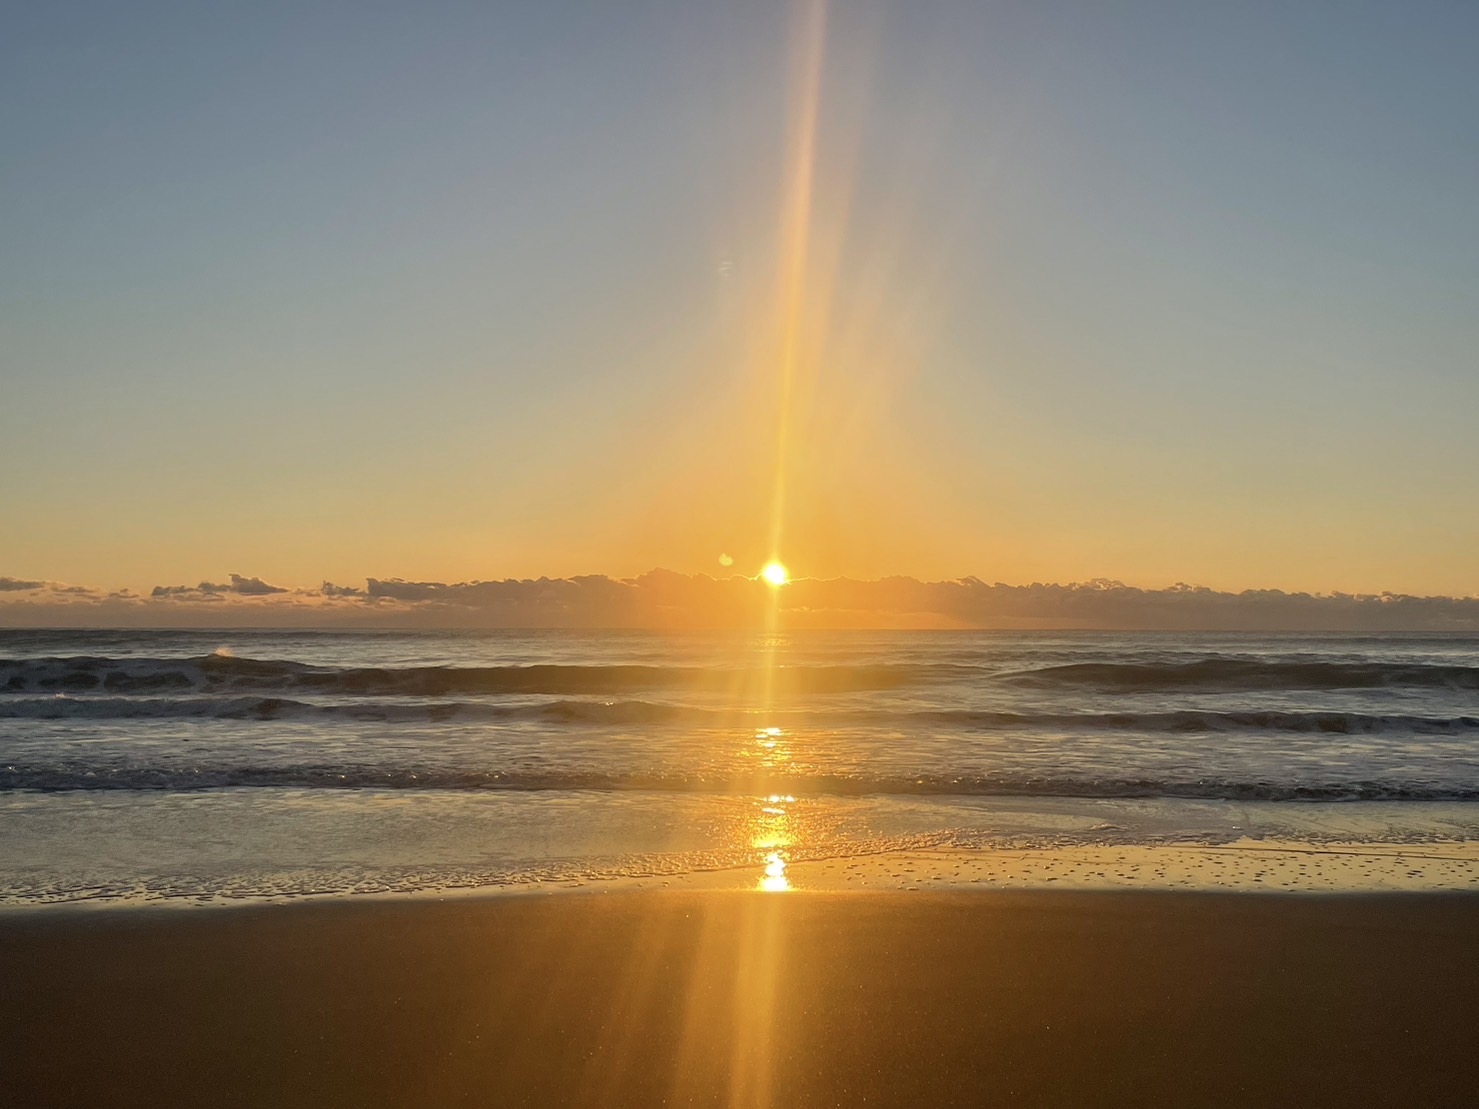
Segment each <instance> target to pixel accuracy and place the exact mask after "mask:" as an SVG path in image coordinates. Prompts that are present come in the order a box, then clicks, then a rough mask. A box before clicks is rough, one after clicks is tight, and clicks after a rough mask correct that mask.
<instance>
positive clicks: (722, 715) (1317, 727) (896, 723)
mask: <svg viewBox="0 0 1479 1109" xmlns="http://www.w3.org/2000/svg"><path fill="white" fill-rule="evenodd" d="M0 720H241V721H287V722H293V721H320V720H321V721H341V720H342V721H359V722H366V723H376V722H383V723H407V724H437V723H467V724H475V723H484V722H486V723H508V724H518V723H538V724H568V725H571V726H580V725H588V726H593V727H599V726H620V725H642V724H647V725H688V726H691V727H703V728H751V727H760V726H773V725H779V726H784V727H789V728H794V729H803V728H810V729H824V728H841V727H846V728H856V729H860V730H863V729H866V730H875V731H876V730H879V729H902V730H906V731H908V730H912V731H930V732H936V733H938V732H940V731H942V730H943V731H964V732H978V731H986V732H998V731H1002V732H1011V731H1042V730H1053V731H1059V732H1063V733H1065V734H1070V735H1071V734H1075V733H1080V732H1098V731H1119V732H1130V733H1179V734H1197V733H1217V732H1241V731H1261V732H1295V733H1303V734H1324V735H1377V734H1406V735H1457V734H1463V733H1467V732H1474V731H1479V716H1417V715H1411V714H1374V713H1359V712H1320V711H1314V712H1289V711H1242V712H1211V711H1199V710H1180V711H1172V712H1147V713H1123V712H1119V713H1022V712H986V711H973V710H948V709H945V710H915V711H908V710H905V711H886V710H878V711H846V710H841V711H831V712H828V711H815V712H802V711H775V710H763V711H762V710H759V709H742V708H735V709H711V708H702V707H699V706H694V705H680V704H668V703H663V702H656V701H641V700H624V701H592V700H568V699H561V700H554V701H543V702H540V703H538V704H506V703H497V702H489V701H443V700H429V701H386V700H360V701H349V702H343V703H335V702H314V701H299V700H294V699H292V698H287V697H258V696H239V695H238V696H225V697H212V696H187V697H98V696H88V697H74V696H65V695H55V694H54V695H52V696H49V697H6V698H0Z"/></svg>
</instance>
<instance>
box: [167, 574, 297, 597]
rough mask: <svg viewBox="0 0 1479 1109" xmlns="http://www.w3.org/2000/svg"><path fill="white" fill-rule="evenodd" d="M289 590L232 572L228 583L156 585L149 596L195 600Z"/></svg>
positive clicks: (268, 594)
mask: <svg viewBox="0 0 1479 1109" xmlns="http://www.w3.org/2000/svg"><path fill="white" fill-rule="evenodd" d="M287 592H290V591H289V590H288V589H287V588H285V587H283V586H280V585H268V584H267V583H266V582H265V581H263V580H262V579H261V578H244V577H242V576H241V575H240V574H232V575H231V581H230V583H228V584H224V585H218V584H216V583H215V582H209V581H203V582H201V583H200V584H199V585H156V586H155V587H154V589H153V591H152V592H151V593H150V594H149V595H150V596H151V597H161V598H165V597H191V598H195V599H197V600H203V599H208V598H211V597H223V596H226V595H227V594H236V595H237V596H241V597H267V596H271V595H272V594H274V593H287Z"/></svg>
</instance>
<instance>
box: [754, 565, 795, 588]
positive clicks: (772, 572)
mask: <svg viewBox="0 0 1479 1109" xmlns="http://www.w3.org/2000/svg"><path fill="white" fill-rule="evenodd" d="M760 576H761V577H762V578H764V579H765V580H766V581H768V582H769V583H770V584H771V585H785V584H786V583H787V582H788V581H790V580H791V575H790V574H788V573H786V568H785V567H784V566H782V565H781V564H780V563H779V562H767V563H766V564H765V569H763V570H761V571H760Z"/></svg>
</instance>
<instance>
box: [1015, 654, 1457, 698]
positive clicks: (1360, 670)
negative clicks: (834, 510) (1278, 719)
mask: <svg viewBox="0 0 1479 1109" xmlns="http://www.w3.org/2000/svg"><path fill="white" fill-rule="evenodd" d="M1002 677H1003V679H1004V680H1006V681H1008V682H1010V683H1013V684H1016V685H1023V686H1031V687H1036V688H1045V689H1051V688H1055V687H1065V686H1066V687H1078V688H1090V689H1095V690H1099V691H1103V692H1110V693H1135V692H1156V691H1161V690H1176V691H1178V692H1185V693H1224V692H1227V693H1234V692H1248V693H1256V692H1259V691H1263V690H1275V689H1278V690H1310V689H1314V690H1319V689H1384V688H1398V687H1404V686H1405V687H1413V688H1418V689H1449V690H1479V666H1459V665H1454V664H1451V663H1421V662H1323V661H1322V662H1316V661H1282V662H1276V661H1267V660H1262V659H1229V658H1208V659H1198V660H1196V661H1195V662H1133V663H1116V662H1076V663H1069V664H1067V665H1063V666H1049V667H1044V668H1041V669H1036V670H1023V671H1018V672H1015V673H1012V674H1007V675H1003V676H1002Z"/></svg>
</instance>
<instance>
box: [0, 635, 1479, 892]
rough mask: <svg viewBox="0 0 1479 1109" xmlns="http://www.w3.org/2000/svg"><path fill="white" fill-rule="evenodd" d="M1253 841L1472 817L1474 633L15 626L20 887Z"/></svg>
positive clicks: (1477, 805) (1476, 707) (521, 871)
mask: <svg viewBox="0 0 1479 1109" xmlns="http://www.w3.org/2000/svg"><path fill="white" fill-rule="evenodd" d="M1250 841H1251V842H1270V843H1272V842H1285V841H1299V842H1301V843H1303V844H1306V845H1320V844H1326V845H1343V844H1345V845H1348V844H1362V845H1365V846H1366V847H1367V848H1368V849H1369V848H1373V847H1376V848H1380V847H1382V846H1383V845H1385V846H1386V847H1388V848H1392V849H1400V850H1405V851H1413V850H1415V849H1416V848H1417V846H1419V845H1427V846H1428V847H1429V848H1431V847H1433V845H1438V846H1439V847H1443V846H1445V845H1447V846H1452V845H1466V844H1471V843H1473V842H1475V841H1479V637H1474V636H1471V635H1451V636H1445V635H1421V636H1419V635H1413V636H1383V637H1380V638H1369V637H1367V638H1363V637H1357V636H1335V635H1330V636H1309V635H1262V636H1249V635H1197V636H1189V635H1181V634H1175V635H1172V634H1150V633H1144V634H1109V633H1073V634H1064V633H1052V634H1026V633H1001V632H959V633H951V632H802V633H796V632H777V633H770V634H684V635H671V634H654V633H637V632H567V631H549V632H522V631H521V632H465V631H459V632H410V633H407V632H301V631H295V632H270V631H241V632H220V631H211V632H194V631H190V632H185V631H112V632H100V631H93V632H76V631H68V632H37V631H0V899H3V900H4V901H5V902H7V903H9V904H12V905H34V904H42V903H52V902H58V901H79V900H81V901H109V900H116V899H129V900H139V899H143V900H152V899H162V900H170V899H175V900H179V899H192V900H194V899H202V900H211V899H215V900H219V899H223V898H248V899H250V898H263V897H284V896H297V895H303V894H317V893H348V892H363V891H374V892H398V891H438V890H451V889H481V888H530V887H534V888H545V887H549V886H552V885H565V884H591V883H599V882H602V881H608V880H614V879H630V878H634V877H635V878H664V879H666V878H682V877H685V876H692V875H695V874H715V873H718V874H723V873H729V872H736V873H741V874H743V873H747V872H748V871H750V870H756V871H757V873H761V874H764V873H766V872H767V868H768V871H769V872H770V873H771V874H772V876H773V875H774V874H775V873H776V872H777V868H778V867H780V868H784V867H785V866H788V865H789V866H791V867H793V870H794V868H795V867H796V866H797V865H798V864H803V863H808V862H811V863H816V862H832V863H837V862H839V861H845V860H850V859H859V858H876V857H887V856H902V855H908V854H911V853H913V854H916V855H917V854H919V853H922V852H923V853H927V852H951V853H953V856H952V857H954V858H955V859H956V860H957V867H956V871H955V873H957V874H959V873H962V871H961V867H960V865H959V860H960V859H961V858H962V857H964V858H966V859H967V860H968V861H969V860H972V859H974V860H976V862H977V863H978V864H979V865H980V867H982V868H985V870H986V871H989V869H990V866H991V863H992V860H993V859H995V858H996V857H998V856H999V855H1000V854H1001V853H1002V852H1007V851H1023V850H1050V851H1053V852H1056V853H1057V854H1058V855H1059V856H1060V857H1064V856H1066V855H1071V854H1072V853H1073V852H1074V851H1081V850H1084V849H1100V850H1103V849H1109V848H1120V849H1128V848H1140V847H1148V846H1155V845H1165V844H1182V845H1186V844H1194V845H1202V846H1204V847H1214V846H1216V845H1220V844H1227V843H1233V842H1238V843H1247V842H1250ZM969 869H970V868H969V866H967V867H966V870H969ZM1446 873H1448V875H1449V879H1450V881H1449V884H1451V885H1458V886H1465V884H1466V883H1469V882H1472V881H1479V873H1474V872H1471V866H1470V864H1467V863H1464V864H1462V865H1458V866H1457V868H1456V869H1455V868H1454V867H1450V868H1449V871H1448V872H1446ZM761 881H762V882H763V881H764V879H763V878H762V879H761Z"/></svg>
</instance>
